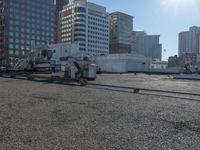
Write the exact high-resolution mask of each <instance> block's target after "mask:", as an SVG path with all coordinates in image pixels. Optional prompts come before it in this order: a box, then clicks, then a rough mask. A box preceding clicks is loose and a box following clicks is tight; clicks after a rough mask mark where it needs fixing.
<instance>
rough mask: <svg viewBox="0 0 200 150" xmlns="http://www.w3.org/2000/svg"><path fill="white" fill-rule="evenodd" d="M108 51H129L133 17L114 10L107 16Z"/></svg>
mask: <svg viewBox="0 0 200 150" xmlns="http://www.w3.org/2000/svg"><path fill="white" fill-rule="evenodd" d="M109 24H110V38H109V39H110V46H109V47H110V53H111V54H113V53H131V51H132V47H131V40H132V39H131V37H132V31H133V17H132V16H129V15H127V14H124V13H121V12H114V13H111V14H110V17H109Z"/></svg>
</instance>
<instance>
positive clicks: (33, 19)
mask: <svg viewBox="0 0 200 150" xmlns="http://www.w3.org/2000/svg"><path fill="white" fill-rule="evenodd" d="M0 7H1V8H0V9H1V13H2V15H1V24H0V28H1V34H0V36H1V37H0V39H1V40H0V51H1V58H2V61H1V63H3V64H4V65H8V64H10V63H15V62H16V61H17V59H18V58H21V57H23V56H24V55H25V54H26V52H28V51H30V49H31V45H33V44H34V45H41V44H45V43H52V42H53V40H54V20H55V13H54V12H55V5H54V0H1V1H0Z"/></svg>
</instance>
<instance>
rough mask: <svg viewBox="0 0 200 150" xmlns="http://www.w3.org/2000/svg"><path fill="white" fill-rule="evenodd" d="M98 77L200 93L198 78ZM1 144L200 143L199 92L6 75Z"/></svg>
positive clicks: (123, 146) (71, 146)
mask: <svg viewBox="0 0 200 150" xmlns="http://www.w3.org/2000/svg"><path fill="white" fill-rule="evenodd" d="M92 83H96V84H104V85H105V84H107V85H115V86H127V87H137V88H148V89H159V90H163V91H182V92H189V93H199V91H200V86H199V82H198V81H186V80H174V79H172V78H171V77H170V76H166V75H162V76H161V75H145V74H136V75H135V74H101V75H98V79H97V80H96V81H93V82H92ZM0 85H1V86H0V91H1V92H0V93H1V94H0V106H1V109H0V112H1V113H0V122H1V126H0V131H1V136H0V137H1V142H0V147H1V148H2V149H5V150H9V149H19V147H20V150H27V149H35V148H36V149H63V148H64V149H93V150H95V149H97V150H98V149H121V150H128V149H166V148H167V149H168V148H169V149H170V148H173V149H199V147H200V134H199V129H200V115H199V110H200V109H199V108H200V101H199V98H195V96H189V95H184V96H182V97H180V96H179V95H173V94H169V93H162V94H158V93H156V92H147V91H146V92H145V91H140V92H139V93H138V94H134V93H133V90H131V89H130V90H126V89H125V90H124V89H114V88H106V87H103V86H102V87H99V86H94V85H88V86H85V87H80V86H76V85H73V84H71V83H70V84H67V83H65V84H59V83H50V82H44V80H41V81H30V80H29V81H28V80H23V79H8V78H0Z"/></svg>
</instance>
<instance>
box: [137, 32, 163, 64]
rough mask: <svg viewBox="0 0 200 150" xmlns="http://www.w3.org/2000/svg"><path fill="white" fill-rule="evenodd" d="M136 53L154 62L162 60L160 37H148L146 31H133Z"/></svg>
mask: <svg viewBox="0 0 200 150" xmlns="http://www.w3.org/2000/svg"><path fill="white" fill-rule="evenodd" d="M133 32H135V33H134V34H133V35H135V37H134V40H135V42H134V52H135V53H136V54H141V55H144V56H146V57H148V58H151V59H152V60H161V56H162V45H161V44H160V43H159V38H160V35H148V34H146V33H145V32H144V31H133Z"/></svg>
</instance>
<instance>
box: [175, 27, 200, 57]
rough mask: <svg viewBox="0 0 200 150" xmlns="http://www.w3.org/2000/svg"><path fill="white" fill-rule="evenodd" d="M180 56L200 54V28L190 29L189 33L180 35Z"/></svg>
mask: <svg viewBox="0 0 200 150" xmlns="http://www.w3.org/2000/svg"><path fill="white" fill-rule="evenodd" d="M178 45H179V46H178V54H179V56H181V55H183V54H187V53H193V54H199V53H200V27H196V26H193V27H190V29H189V31H185V32H181V33H179V41H178Z"/></svg>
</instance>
